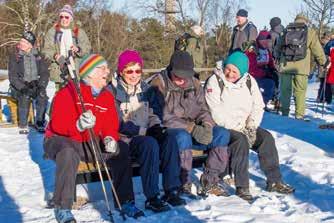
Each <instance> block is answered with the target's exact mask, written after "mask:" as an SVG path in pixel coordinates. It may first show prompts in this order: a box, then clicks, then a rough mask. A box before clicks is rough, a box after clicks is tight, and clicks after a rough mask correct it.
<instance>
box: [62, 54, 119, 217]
mask: <svg viewBox="0 0 334 223" xmlns="http://www.w3.org/2000/svg"><path fill="white" fill-rule="evenodd" d="M68 59H69V63H67V67H68V70H69V74H70V77H71V79H72V80H73V82H74V86H75V90H76V92H77V95H78V97H79V101H80V107H81V109H82V112H85V111H86V109H85V107H84V101H83V97H82V94H81V92H80V82H79V80H78V77H77V75H76V72H75V65H74V60H73V57H72V56H71V54H69V58H68ZM88 133H89V139H90V145H91V147H92V150H93V154H94V159H95V162H96V166H97V170H98V174H99V178H100V181H101V186H102V190H103V195H104V199H105V201H106V205H107V209H108V214H109V216H110V221H111V222H114V218H113V214H112V212H111V208H110V205H109V199H108V196H107V192H106V188H105V185H104V181H103V176H102V171H101V166H100V162H99V159H98V154H97V152H96V151H97V150H99V149H100V148H99V144H97V143H96V136H95V134H94V132H93V129H91V128H90V129H88ZM94 139H95V140H94ZM96 147H97V149H96ZM102 163H103V164H105V161H104V160H103V159H102ZM106 171H107V172H108V169H106ZM115 197H116V196H115ZM120 210H121V209H120ZM123 218H124V217H123Z"/></svg>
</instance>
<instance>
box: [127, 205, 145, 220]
mask: <svg viewBox="0 0 334 223" xmlns="http://www.w3.org/2000/svg"><path fill="white" fill-rule="evenodd" d="M122 211H123V213H124V214H125V215H127V216H129V217H131V218H139V217H142V216H145V215H144V212H143V211H142V210H140V209H138V208H137V207H136V205H135V202H134V201H128V202H126V203H125V204H123V205H122Z"/></svg>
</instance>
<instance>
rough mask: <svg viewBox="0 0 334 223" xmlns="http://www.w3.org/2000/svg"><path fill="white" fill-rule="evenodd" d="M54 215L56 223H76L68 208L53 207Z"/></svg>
mask: <svg viewBox="0 0 334 223" xmlns="http://www.w3.org/2000/svg"><path fill="white" fill-rule="evenodd" d="M54 213H55V217H56V220H57V222H58V223H76V222H77V221H76V220H75V218H74V216H73V214H72V212H71V210H70V209H60V208H55V209H54Z"/></svg>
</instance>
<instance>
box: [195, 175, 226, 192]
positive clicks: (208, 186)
mask: <svg viewBox="0 0 334 223" xmlns="http://www.w3.org/2000/svg"><path fill="white" fill-rule="evenodd" d="M197 194H198V195H200V196H202V197H207V196H208V195H209V194H213V195H215V196H224V197H228V196H229V193H228V191H227V190H226V189H225V188H224V187H222V186H220V185H219V184H218V182H213V183H210V181H209V180H208V178H207V177H206V176H205V173H204V174H202V176H201V178H200V187H198V188H197Z"/></svg>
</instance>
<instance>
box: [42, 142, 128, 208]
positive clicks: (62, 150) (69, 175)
mask: <svg viewBox="0 0 334 223" xmlns="http://www.w3.org/2000/svg"><path fill="white" fill-rule="evenodd" d="M119 146H120V154H119V155H118V156H116V157H113V158H111V157H108V154H106V153H103V154H104V158H105V160H106V163H107V165H108V166H111V175H112V179H113V184H114V186H115V189H116V192H117V195H118V197H119V199H120V202H121V204H122V203H125V202H126V201H129V200H134V194H133V184H132V168H131V163H130V156H129V147H128V145H127V144H125V143H124V142H122V141H120V142H119ZM44 151H45V153H46V156H47V158H49V159H52V160H54V161H55V162H56V185H55V191H54V198H53V200H54V202H55V204H56V205H57V206H59V207H60V208H62V209H71V207H72V204H73V201H74V190H75V178H76V174H77V169H78V165H79V162H80V160H82V161H90V162H93V161H94V156H93V153H92V150H91V148H90V146H89V145H88V143H79V142H76V141H73V140H71V139H69V138H67V137H62V136H53V137H51V138H46V139H45V140H44Z"/></svg>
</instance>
